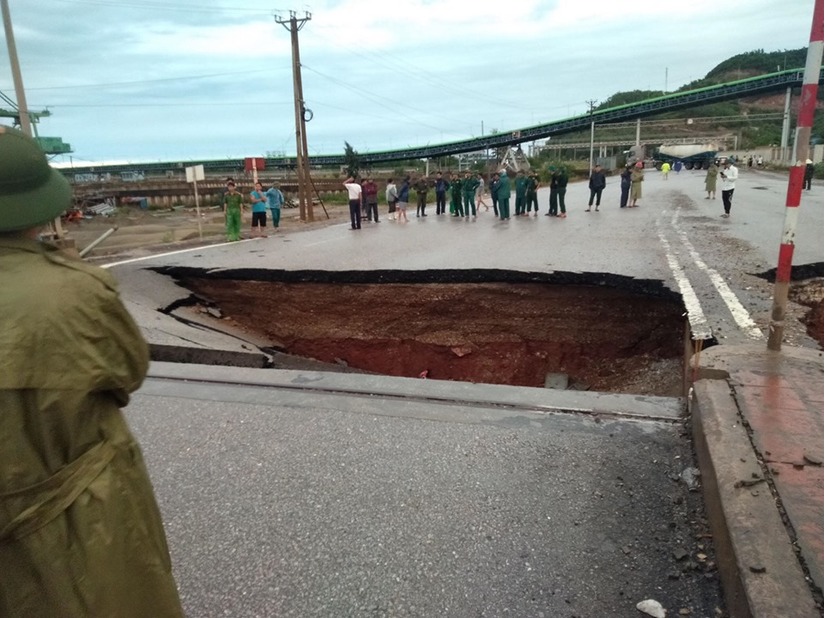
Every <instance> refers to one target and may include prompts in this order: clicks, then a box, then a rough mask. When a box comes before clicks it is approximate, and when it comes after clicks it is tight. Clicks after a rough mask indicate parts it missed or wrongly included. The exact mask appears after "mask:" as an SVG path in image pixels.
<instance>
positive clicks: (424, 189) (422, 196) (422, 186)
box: [413, 176, 430, 217]
mask: <svg viewBox="0 0 825 618" xmlns="http://www.w3.org/2000/svg"><path fill="white" fill-rule="evenodd" d="M413 188H414V189H415V195H416V197H417V198H418V199H417V202H416V207H415V216H416V217H426V216H427V193H428V192H429V190H430V182H429V181H428V180H427V178H426V177H425V176H421V177H420V178H419V179H418V180H416V181H415V185H413Z"/></svg>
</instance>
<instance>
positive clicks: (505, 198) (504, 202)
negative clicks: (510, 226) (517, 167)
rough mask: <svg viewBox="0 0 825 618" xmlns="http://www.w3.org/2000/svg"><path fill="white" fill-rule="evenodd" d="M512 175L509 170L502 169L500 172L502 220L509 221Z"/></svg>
mask: <svg viewBox="0 0 825 618" xmlns="http://www.w3.org/2000/svg"><path fill="white" fill-rule="evenodd" d="M510 191H511V189H510V177H509V176H508V175H507V170H501V171H500V172H499V173H498V188H497V189H496V193H498V216H499V218H500V219H501V220H502V221H507V220H508V219H509V218H510Z"/></svg>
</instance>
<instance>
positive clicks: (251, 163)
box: [243, 157, 266, 172]
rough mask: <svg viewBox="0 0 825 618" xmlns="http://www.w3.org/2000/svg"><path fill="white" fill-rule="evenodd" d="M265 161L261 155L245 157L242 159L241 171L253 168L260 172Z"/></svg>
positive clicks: (249, 170) (248, 170)
mask: <svg viewBox="0 0 825 618" xmlns="http://www.w3.org/2000/svg"><path fill="white" fill-rule="evenodd" d="M265 161H266V159H264V158H263V157H247V158H246V159H244V160H243V171H245V172H251V171H252V169H253V168H254V169H256V170H258V171H259V172H260V171H261V170H262V169H264V167H265V166H266V163H265Z"/></svg>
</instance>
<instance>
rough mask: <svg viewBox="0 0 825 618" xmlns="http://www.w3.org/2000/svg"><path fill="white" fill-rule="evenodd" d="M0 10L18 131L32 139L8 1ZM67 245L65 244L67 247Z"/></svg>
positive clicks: (57, 229) (57, 226)
mask: <svg viewBox="0 0 825 618" xmlns="http://www.w3.org/2000/svg"><path fill="white" fill-rule="evenodd" d="M0 9H2V11H3V28H4V29H5V32H6V46H7V47H8V49H9V61H10V62H11V75H12V81H13V82H14V96H15V97H16V98H17V111H18V112H20V130H21V131H23V133H25V134H26V135H28V136H29V137H32V138H33V137H34V131H33V130H32V123H31V118H30V116H29V106H28V103H26V91H25V89H24V88H23V76H22V74H21V73H20V62H19V60H18V59H17V46H16V45H15V43H14V29H13V28H12V25H11V12H10V11H9V2H8V0H0ZM52 228H53V231H54V238H55V239H56V240H57V241H63V240H64V236H65V234H64V232H63V226H62V225H61V223H60V217H59V216H58V217H56V218H55V220H54V221H53V222H52ZM68 244H69V243H67V245H68Z"/></svg>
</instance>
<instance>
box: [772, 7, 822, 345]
mask: <svg viewBox="0 0 825 618" xmlns="http://www.w3.org/2000/svg"><path fill="white" fill-rule="evenodd" d="M822 3H823V0H816V1H815V3H814V16H813V25H812V26H811V40H810V44H809V45H808V57H807V60H806V61H805V72H804V74H803V76H802V95H801V97H800V101H799V116H798V119H797V125H796V152H795V153H794V159H795V160H794V165H793V166H792V167H791V169H790V174H789V176H788V193H787V198H786V200H785V222H784V225H783V228H782V240H781V242H780V245H779V259H778V264H777V267H776V280H775V281H774V289H773V309H772V310H771V321H770V325H769V328H768V349H769V350H773V351H775V352H778V351H779V350H781V349H782V337H783V336H784V334H785V316H786V312H787V307H788V290H789V288H790V284H791V267H792V266H793V251H794V242H795V236H796V224H797V219H798V218H799V203H800V201H802V182H803V178H804V175H805V159H807V158H808V153H809V151H810V142H811V127H812V126H813V120H814V112H815V111H816V93H817V90H818V88H819V69H820V67H821V66H822V32H823V24H822V17H823V13H822Z"/></svg>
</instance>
